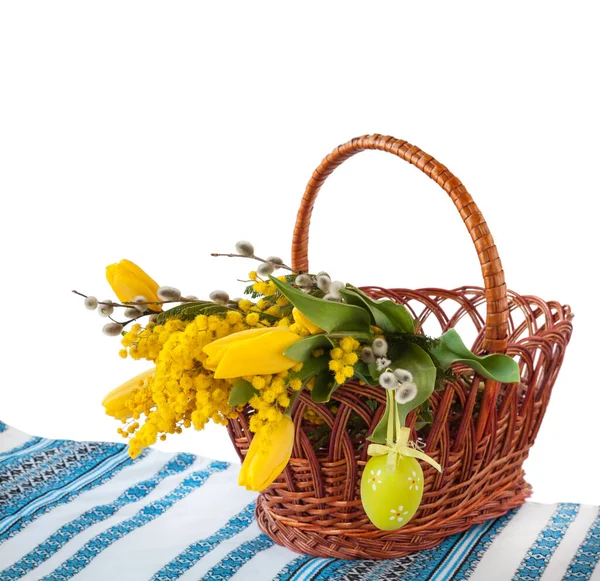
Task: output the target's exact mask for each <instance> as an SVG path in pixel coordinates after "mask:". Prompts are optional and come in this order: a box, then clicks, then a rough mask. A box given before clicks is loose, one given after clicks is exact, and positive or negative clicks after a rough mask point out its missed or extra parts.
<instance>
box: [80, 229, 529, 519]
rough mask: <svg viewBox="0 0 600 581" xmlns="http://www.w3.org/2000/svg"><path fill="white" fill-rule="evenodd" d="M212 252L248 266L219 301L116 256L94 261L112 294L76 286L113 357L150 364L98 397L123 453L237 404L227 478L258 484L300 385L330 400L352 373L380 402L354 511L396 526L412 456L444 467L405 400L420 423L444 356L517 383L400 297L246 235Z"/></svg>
mask: <svg viewBox="0 0 600 581" xmlns="http://www.w3.org/2000/svg"><path fill="white" fill-rule="evenodd" d="M214 256H236V257H244V258H249V259H253V260H256V261H257V262H258V263H259V264H258V266H257V268H256V270H253V271H251V272H250V273H249V280H248V281H247V282H248V283H249V286H248V287H247V288H246V294H247V295H248V297H249V298H242V299H231V298H230V297H229V295H228V293H227V292H225V291H221V290H217V291H213V292H212V293H210V296H209V299H208V300H200V299H198V298H197V297H196V296H183V295H182V293H181V292H180V291H179V290H178V289H177V288H174V287H170V286H160V285H159V284H158V283H156V282H155V281H154V280H153V279H152V278H150V276H148V274H146V273H145V272H144V271H143V270H142V269H141V268H139V267H138V266H137V265H136V264H134V263H133V262H130V261H128V260H122V261H121V262H119V263H117V264H112V265H110V266H108V267H107V271H106V274H107V279H108V282H109V283H110V285H111V287H112V289H113V291H114V292H115V294H116V296H117V298H118V302H117V301H112V300H105V301H98V300H97V299H96V298H95V297H93V296H87V295H84V294H82V293H77V294H79V295H81V296H83V297H84V302H85V306H86V307H87V308H88V309H90V310H98V312H99V314H100V315H102V316H104V317H108V318H109V319H110V322H108V323H107V324H105V325H104V329H103V330H104V333H105V334H107V335H110V336H119V337H120V338H121V344H122V349H121V350H120V352H119V353H120V355H121V357H124V358H126V357H131V358H133V359H146V360H148V361H151V362H152V363H153V364H154V366H153V367H152V368H151V369H149V370H147V371H145V372H143V373H141V374H140V375H138V376H136V377H134V378H133V379H131V380H129V381H127V382H126V383H124V384H123V385H122V386H120V387H118V388H116V389H115V390H113V391H111V392H110V393H109V394H108V395H107V396H106V397H105V399H104V401H103V405H104V407H105V409H106V413H107V414H109V415H110V416H112V417H114V418H116V419H118V420H120V421H121V423H122V425H121V427H119V429H118V432H119V433H120V434H121V435H122V436H123V437H124V438H126V439H127V440H128V442H129V452H130V455H131V456H132V457H135V456H137V455H138V454H139V453H140V451H141V450H142V449H143V448H145V447H147V446H150V445H152V444H153V443H155V442H156V441H157V439H160V440H164V439H166V437H167V435H168V434H174V433H181V432H182V430H183V429H184V428H189V427H191V426H194V428H196V429H197V430H201V429H203V428H204V426H205V425H206V423H207V422H208V421H209V420H212V421H213V422H216V423H218V424H223V425H225V424H227V422H228V421H229V420H231V419H234V418H236V417H237V416H238V414H239V413H240V412H241V411H242V410H243V409H244V408H245V406H249V407H250V409H251V410H252V414H251V416H250V424H249V426H250V430H251V432H253V434H254V436H253V438H252V442H251V445H250V448H249V450H248V453H247V455H246V457H245V459H244V462H243V465H242V468H241V470H240V475H239V484H240V485H242V486H245V487H246V488H248V489H250V490H257V491H260V490H263V489H265V488H266V487H268V486H269V485H271V484H272V483H273V481H274V480H275V479H276V478H277V477H278V476H279V474H280V473H281V472H282V471H283V469H284V468H285V466H286V464H287V463H288V461H289V459H290V456H291V451H292V446H293V443H294V435H295V426H294V424H293V421H292V419H291V412H292V409H293V407H294V404H295V402H296V399H297V397H298V395H299V394H300V392H301V391H302V390H304V389H306V390H308V391H309V392H310V395H311V398H312V400H313V401H314V402H318V403H322V404H324V405H331V402H330V398H331V395H332V394H333V393H334V392H335V390H336V389H338V387H340V386H341V385H343V384H345V383H347V382H348V381H349V380H351V379H354V380H356V381H357V383H356V385H357V390H356V391H357V396H358V397H361V393H360V387H361V386H364V385H370V386H379V387H380V388H381V389H384V390H385V393H386V402H387V403H386V407H385V413H384V414H383V415H382V418H381V421H380V422H379V424H378V425H377V426H376V428H375V429H374V430H373V431H372V433H370V434H365V436H366V440H367V441H368V455H369V456H370V459H369V461H368V462H367V464H366V466H365V467H364V470H363V474H362V481H361V499H362V503H363V506H364V509H365V512H366V513H367V515H368V517H369V518H370V520H371V521H372V522H373V524H374V525H375V526H377V527H378V528H380V529H382V530H395V529H397V528H400V527H402V526H404V525H405V524H406V523H407V522H408V521H409V520H410V519H411V518H412V516H413V515H414V514H415V512H416V511H417V509H418V507H419V504H420V502H421V497H422V494H423V485H422V483H423V472H422V469H421V466H420V464H419V460H420V461H423V462H427V463H429V464H430V465H432V466H434V467H435V468H436V469H437V470H442V467H441V466H440V465H439V464H438V463H437V462H436V461H435V460H433V459H432V458H430V457H429V456H427V455H426V454H425V453H424V452H423V451H422V449H421V446H420V445H419V442H413V441H410V440H409V437H410V430H409V429H408V428H407V427H406V420H407V416H408V414H409V413H410V412H411V411H413V410H414V411H416V412H417V413H419V414H420V417H421V418H422V419H424V420H425V421H426V418H427V413H428V407H427V402H428V398H429V397H430V396H431V394H432V393H433V391H434V390H435V389H442V388H443V385H444V382H445V380H447V379H449V378H451V377H452V374H451V371H450V367H451V365H452V364H453V363H456V362H460V363H462V364H463V365H464V366H466V367H468V368H470V369H472V370H473V371H474V372H475V373H477V374H478V375H479V376H481V377H486V378H490V379H493V380H496V381H499V382H502V383H512V382H518V381H519V378H520V375H519V367H518V365H517V363H516V362H515V361H514V360H512V359H511V358H509V357H507V356H505V355H500V354H492V355H485V356H482V357H478V356H476V355H474V354H473V353H472V352H471V351H470V350H469V349H468V348H467V347H466V346H465V345H464V343H463V341H462V340H461V338H460V336H459V335H458V333H457V332H456V331H455V330H454V329H450V330H449V331H447V332H446V333H444V334H443V335H442V336H441V337H439V338H431V337H427V336H425V335H423V334H421V333H416V332H415V321H414V320H413V319H412V317H411V315H410V312H409V311H408V310H407V309H406V308H405V307H404V306H403V305H401V304H398V303H395V302H393V301H390V300H373V299H372V298H370V297H369V296H368V295H366V294H365V293H363V292H362V291H361V290H360V289H358V288H357V287H355V286H352V285H351V284H347V283H343V282H341V281H337V280H332V278H331V277H330V276H329V274H327V273H326V272H319V273H318V274H316V275H315V274H310V273H306V272H299V271H295V270H294V269H292V268H291V267H289V266H287V265H286V264H284V262H283V260H282V259H280V258H279V257H277V256H271V257H268V258H266V259H262V258H259V257H257V256H256V255H255V252H254V247H253V245H252V244H251V243H249V242H247V241H240V242H238V243H237V244H236V252H235V253H232V254H215V255H214ZM277 271H279V272H283V273H284V274H281V275H278V276H275V273H276V272H277ZM119 311H120V312H121V316H117V314H116V313H117V312H119ZM376 403H377V402H375V404H376ZM334 411H335V410H334ZM314 430H315V435H316V436H317V437H316V438H315V440H318V439H319V437H327V435H326V433H325V434H323V433H319V425H318V423H317V422H315V429H314Z"/></svg>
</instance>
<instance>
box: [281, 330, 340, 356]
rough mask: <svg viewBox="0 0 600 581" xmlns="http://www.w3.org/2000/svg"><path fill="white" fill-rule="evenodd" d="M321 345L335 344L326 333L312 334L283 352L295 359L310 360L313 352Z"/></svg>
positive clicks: (329, 346) (332, 345)
mask: <svg viewBox="0 0 600 581" xmlns="http://www.w3.org/2000/svg"><path fill="white" fill-rule="evenodd" d="M319 347H326V348H332V347H334V344H333V341H332V340H331V339H329V338H328V337H327V336H326V335H311V336H310V337H306V338H305V339H301V340H300V341H298V342H297V343H294V344H293V345H292V346H291V347H288V348H287V349H286V350H285V351H284V352H283V354H284V355H285V356H286V357H289V358H290V359H293V360H294V361H308V359H309V358H310V357H311V353H312V352H313V351H314V350H315V349H318V348H319Z"/></svg>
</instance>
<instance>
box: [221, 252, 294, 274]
mask: <svg viewBox="0 0 600 581" xmlns="http://www.w3.org/2000/svg"><path fill="white" fill-rule="evenodd" d="M211 256H227V257H228V258H251V259H253V260H258V261H259V262H269V261H268V260H265V259H264V258H259V257H258V256H256V255H252V256H246V255H245V254H233V253H224V254H220V253H218V252H212V253H211ZM279 268H283V269H284V270H289V271H290V272H293V273H295V274H300V273H301V272H302V271H301V270H296V269H295V268H292V267H291V266H288V265H287V264H276V265H275V269H276V270H277V269H279Z"/></svg>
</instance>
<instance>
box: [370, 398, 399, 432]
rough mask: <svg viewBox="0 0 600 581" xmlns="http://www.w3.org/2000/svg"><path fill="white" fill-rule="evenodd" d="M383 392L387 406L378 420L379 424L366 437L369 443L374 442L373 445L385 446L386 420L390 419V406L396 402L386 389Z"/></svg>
mask: <svg viewBox="0 0 600 581" xmlns="http://www.w3.org/2000/svg"><path fill="white" fill-rule="evenodd" d="M385 391H386V399H387V404H386V406H385V412H384V414H383V416H382V417H381V419H380V420H379V423H378V424H377V425H376V426H375V429H374V430H373V432H372V433H371V435H370V436H367V440H369V442H374V443H375V444H385V443H386V440H387V425H388V419H389V417H390V406H391V405H396V400H394V396H393V394H391V393H390V391H389V390H387V389H386V390H385ZM390 396H391V397H390Z"/></svg>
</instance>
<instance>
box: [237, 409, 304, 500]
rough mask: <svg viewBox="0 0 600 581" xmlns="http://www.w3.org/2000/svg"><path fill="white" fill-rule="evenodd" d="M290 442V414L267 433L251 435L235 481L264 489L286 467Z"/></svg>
mask: <svg viewBox="0 0 600 581" xmlns="http://www.w3.org/2000/svg"><path fill="white" fill-rule="evenodd" d="M293 445H294V423H293V422H292V420H291V418H290V417H289V416H284V417H283V419H282V420H281V421H280V422H279V423H278V424H277V425H276V426H275V427H274V428H273V429H272V430H271V431H270V432H269V433H268V434H265V432H259V433H258V434H257V435H256V436H254V438H253V439H252V443H251V444H250V448H249V449H248V453H247V454H246V458H245V459H244V463H243V465H242V469H241V471H240V475H239V479H238V483H239V484H240V485H242V486H245V487H246V489H247V490H255V491H257V492H259V491H261V490H264V489H265V488H266V487H267V486H269V485H270V484H271V483H272V482H273V481H274V480H275V479H276V478H277V476H279V474H281V472H282V471H283V469H284V468H285V467H286V465H287V463H288V462H289V459H290V456H291V454H292V447H293Z"/></svg>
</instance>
